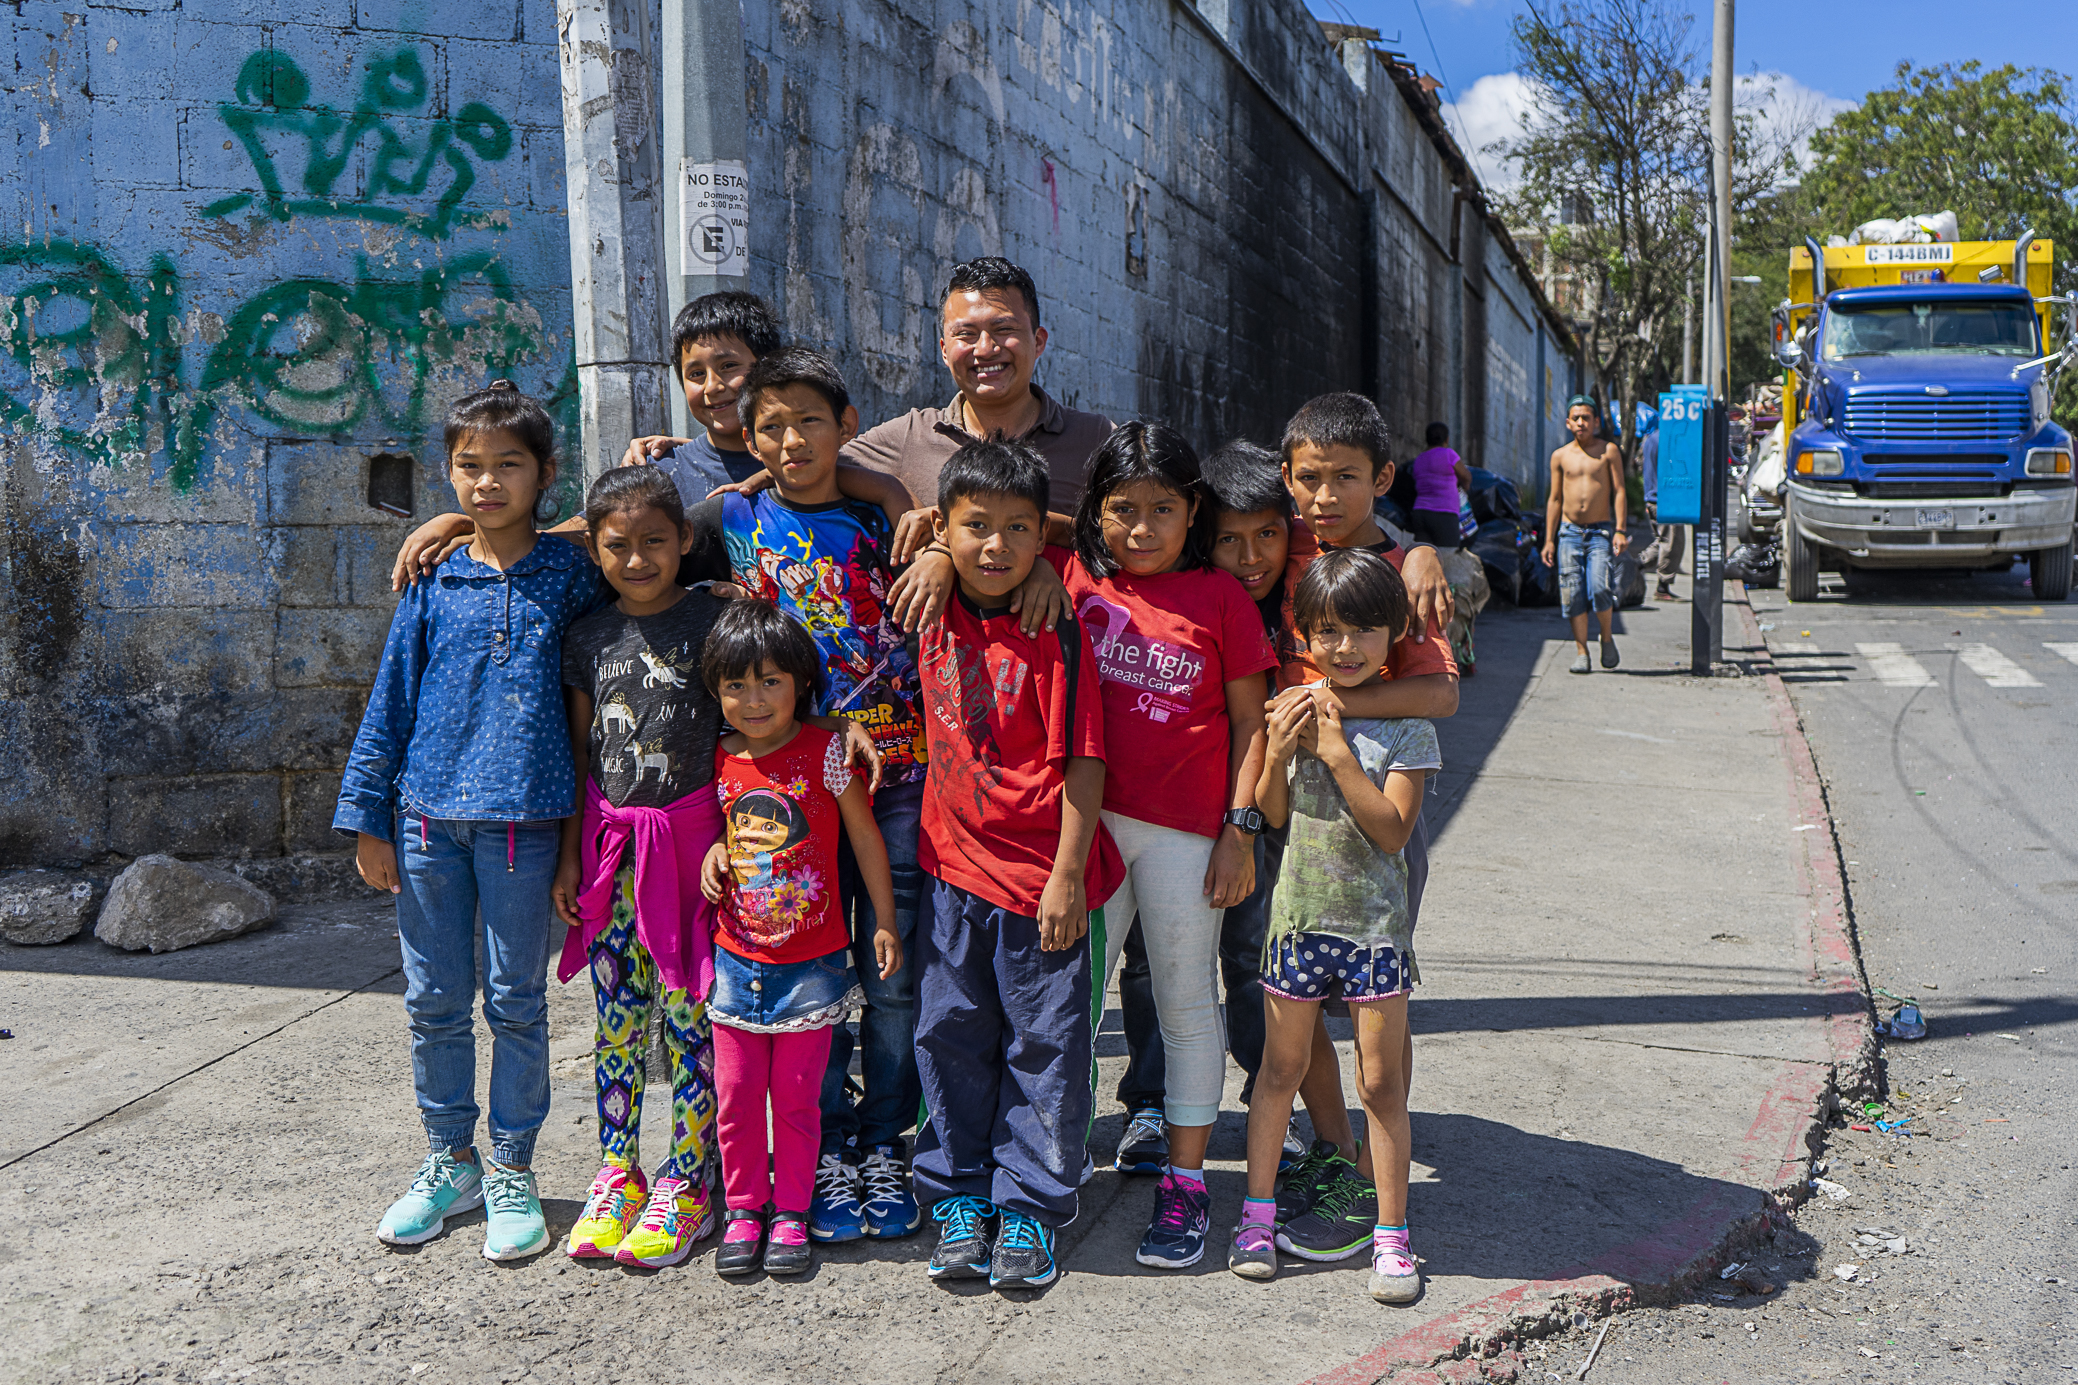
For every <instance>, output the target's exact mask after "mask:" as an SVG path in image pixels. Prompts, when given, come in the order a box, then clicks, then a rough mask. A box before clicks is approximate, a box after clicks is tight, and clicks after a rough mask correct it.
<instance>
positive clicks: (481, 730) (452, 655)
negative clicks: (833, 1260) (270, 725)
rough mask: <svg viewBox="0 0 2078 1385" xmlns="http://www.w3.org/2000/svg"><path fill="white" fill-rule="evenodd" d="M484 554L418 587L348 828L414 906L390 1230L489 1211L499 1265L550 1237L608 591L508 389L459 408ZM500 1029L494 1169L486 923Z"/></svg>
mask: <svg viewBox="0 0 2078 1385" xmlns="http://www.w3.org/2000/svg"><path fill="white" fill-rule="evenodd" d="M444 442H445V445H446V451H447V469H448V479H449V480H450V481H451V482H452V483H453V484H454V488H455V500H456V502H457V503H458V504H459V505H460V507H461V510H462V513H464V514H466V515H468V516H469V517H470V518H471V519H472V520H474V521H475V524H476V536H475V538H474V540H473V541H471V543H470V544H469V546H468V547H467V548H465V549H461V550H459V551H457V552H456V553H454V554H453V555H452V556H451V557H449V558H448V559H447V560H446V561H445V562H443V563H441V564H440V565H439V567H438V568H437V569H436V570H435V571H434V572H433V574H432V575H431V577H430V578H429V579H427V580H425V581H422V582H419V583H418V584H417V585H415V586H413V587H412V588H411V589H410V590H408V591H407V592H405V594H404V597H403V599H402V600H401V601H400V602H398V604H397V614H396V617H395V618H394V619H393V620H392V621H391V623H390V634H389V640H388V642H387V643H386V644H385V645H384V646H383V651H382V666H381V667H380V669H378V670H377V672H376V675H375V686H374V688H373V689H372V690H371V691H370V693H369V695H368V710H367V713H366V714H365V715H364V716H363V717H362V718H361V729H360V732H359V734H358V735H356V736H355V737H354V747H353V753H352V754H351V755H350V756H349V757H348V759H347V764H346V772H345V775H344V777H343V780H342V782H341V785H340V790H339V810H338V812H337V813H336V814H335V815H334V817H333V819H332V826H333V827H334V828H335V829H337V830H338V831H341V832H347V833H352V834H354V835H356V836H357V837H358V839H359V857H358V865H359V867H360V871H361V878H362V879H364V880H366V881H367V882H368V883H369V884H370V885H373V886H374V887H375V888H377V889H382V890H388V891H390V892H391V893H392V894H394V895H396V896H397V935H398V938H399V940H400V941H401V942H402V944H403V952H404V977H405V986H404V1011H405V1014H406V1015H407V1016H408V1017H409V1019H410V1022H411V1071H412V1083H413V1085H414V1086H415V1087H416V1088H417V1092H418V1106H419V1118H420V1119H421V1120H422V1121H423V1122H424V1124H425V1128H426V1136H427V1140H428V1142H429V1143H430V1145H431V1148H432V1152H431V1153H430V1154H429V1155H428V1156H427V1158H426V1161H425V1163H424V1164H423V1165H421V1166H420V1168H419V1171H418V1176H417V1177H416V1178H415V1179H414V1180H413V1181H412V1185H411V1189H410V1191H409V1192H407V1193H406V1194H405V1195H404V1196H403V1197H401V1198H399V1199H398V1200H397V1201H396V1202H395V1203H394V1204H392V1205H391V1207H390V1209H389V1210H388V1211H387V1212H385V1213H384V1214H383V1217H382V1221H381V1223H380V1224H379V1225H378V1226H377V1227H376V1233H375V1234H376V1235H377V1236H378V1237H380V1238H381V1239H382V1240H384V1241H388V1242H390V1243H392V1244H395V1245H414V1244H416V1243H418V1242H420V1241H426V1240H430V1239H432V1238H433V1237H435V1236H437V1235H439V1234H440V1231H441V1228H442V1226H443V1224H444V1222H445V1220H446V1219H447V1218H448V1217H450V1216H453V1215H456V1214H458V1213H461V1212H466V1211H469V1210H470V1209H472V1208H475V1207H478V1206H483V1207H485V1208H486V1209H487V1213H488V1222H487V1224H486V1227H485V1234H484V1246H483V1253H484V1256H485V1257H486V1258H487V1259H491V1260H515V1259H519V1258H522V1257H524V1256H528V1255H533V1254H535V1253H537V1252H539V1251H541V1250H543V1249H545V1248H546V1247H547V1245H548V1226H547V1223H546V1221H545V1220H544V1219H543V1217H542V1214H541V1199H540V1196H539V1194H538V1193H537V1192H536V1189H535V1185H534V1175H533V1172H532V1170H531V1165H532V1163H533V1158H534V1140H535V1137H536V1135H538V1134H539V1133H540V1130H541V1125H542V1122H543V1121H544V1120H545V1119H547V1116H548V994H547V991H548V945H549V889H550V886H551V884H552V883H553V881H554V879H555V874H556V863H557V852H558V847H559V845H560V839H561V826H562V819H564V818H566V817H569V816H570V815H571V814H572V813H573V812H575V811H576V807H577V797H576V792H577V785H576V775H575V771H574V768H573V766H572V763H571V756H570V737H569V732H568V729H567V726H566V724H565V718H564V708H563V690H562V644H563V632H564V630H565V629H566V628H568V626H569V625H570V623H571V622H572V621H573V620H575V619H576V618H577V617H579V616H581V615H583V614H585V613H586V612H588V611H590V610H591V609H593V608H594V607H595V606H597V605H599V604H601V602H602V601H603V600H604V599H605V596H604V595H602V586H601V583H600V581H599V574H598V570H597V569H596V568H595V567H594V566H593V565H592V562H591V559H590V558H589V557H588V556H587V555H586V554H585V553H584V552H583V550H581V549H579V548H578V547H577V546H576V545H574V544H571V543H569V542H566V541H565V540H563V539H561V538H558V537H556V536H554V535H549V534H537V533H536V532H535V523H536V521H537V518H538V516H537V514H536V510H537V507H539V506H541V505H542V503H543V496H544V494H545V493H546V491H547V490H548V488H549V487H550V486H551V485H553V484H554V482H555V476H556V449H555V428H554V425H552V424H551V423H550V422H549V417H548V413H547V411H546V410H544V409H543V408H542V407H541V405H540V404H539V403H538V402H536V401H535V400H532V399H529V398H528V397H527V396H525V395H523V394H521V393H520V392H519V390H518V389H517V388H516V387H515V386H514V385H513V384H512V383H511V382H510V381H506V380H499V381H496V382H494V383H493V384H492V385H491V386H490V388H488V389H485V390H481V391H479V392H477V393H475V394H472V395H469V396H467V397H465V398H463V399H461V400H460V401H458V402H457V403H456V404H455V406H454V408H453V409H451V410H450V411H449V413H448V416H447V427H446V430H445V437H444ZM479 911H480V917H481V919H482V923H481V933H482V938H483V949H484V1001H483V1010H484V1017H485V1019H487V1020H488V1021H489V1022H490V1028H491V1090H490V1135H491V1148H490V1153H489V1156H488V1158H487V1159H486V1158H481V1157H479V1156H478V1154H477V1151H476V1148H475V1139H476V1119H477V1114H478V1111H477V1105H476V1041H475V1032H474V1028H475V1026H474V1019H473V1016H472V1014H471V1008H472V1006H473V1004H474V1002H475V995H476V941H477V935H478V922H477V920H478V918H479Z"/></svg>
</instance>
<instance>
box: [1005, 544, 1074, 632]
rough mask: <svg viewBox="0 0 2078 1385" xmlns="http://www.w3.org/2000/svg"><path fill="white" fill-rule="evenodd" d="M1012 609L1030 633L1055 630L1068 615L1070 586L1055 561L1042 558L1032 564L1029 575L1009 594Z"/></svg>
mask: <svg viewBox="0 0 2078 1385" xmlns="http://www.w3.org/2000/svg"><path fill="white" fill-rule="evenodd" d="M1010 609H1011V611H1012V612H1014V613H1015V614H1016V615H1017V617H1018V622H1017V626H1018V629H1020V630H1022V631H1024V632H1025V634H1026V635H1027V636H1031V635H1036V634H1038V633H1039V632H1040V631H1041V630H1051V629H1053V627H1054V626H1055V625H1056V624H1058V623H1059V622H1060V619H1061V617H1062V616H1064V615H1066V614H1068V587H1067V584H1066V583H1065V582H1063V581H1061V574H1059V573H1058V572H1055V571H1054V570H1053V564H1052V563H1049V562H1048V561H1046V559H1044V558H1041V559H1040V560H1039V561H1038V562H1036V563H1033V564H1032V571H1031V573H1030V575H1028V576H1027V577H1026V578H1025V580H1024V581H1023V582H1020V583H1019V584H1018V588H1017V590H1016V591H1014V592H1012V593H1011V594H1010Z"/></svg>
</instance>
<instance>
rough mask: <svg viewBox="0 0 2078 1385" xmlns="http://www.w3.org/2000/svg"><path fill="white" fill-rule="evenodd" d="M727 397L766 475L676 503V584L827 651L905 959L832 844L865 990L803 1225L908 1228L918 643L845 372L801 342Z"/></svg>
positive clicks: (826, 1094) (857, 1232)
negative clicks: (714, 588) (893, 595)
mask: <svg viewBox="0 0 2078 1385" xmlns="http://www.w3.org/2000/svg"><path fill="white" fill-rule="evenodd" d="M737 399H738V403H737V404H736V406H735V407H737V408H738V409H740V411H741V413H742V416H743V420H744V434H745V437H746V439H747V440H748V442H749V444H750V449H751V455H753V456H755V457H756V458H757V459H758V461H759V462H760V464H762V465H763V467H764V468H765V471H766V472H767V474H768V475H769V476H770V478H771V484H770V485H769V486H767V487H765V488H763V489H761V490H759V491H757V492H756V493H755V494H744V493H742V492H739V491H734V490H730V491H724V492H723V493H721V494H720V495H717V496H714V497H713V498H712V499H708V500H703V501H701V502H700V503H698V504H696V505H693V506H691V507H690V508H689V509H688V510H687V513H686V519H687V521H688V522H689V523H690V525H691V527H692V530H693V537H692V546H691V548H690V549H689V550H688V551H687V554H686V557H685V561H684V562H683V563H682V564H681V565H680V569H679V571H680V580H681V581H684V582H698V581H725V582H728V581H733V582H736V583H738V584H740V585H742V586H743V587H744V588H745V589H746V590H747V591H748V592H749V593H750V594H751V595H752V596H754V597H760V598H763V599H765V600H767V601H770V602H772V603H773V604H774V605H776V606H778V607H779V609H780V610H782V611H784V612H785V613H786V614H787V615H789V616H791V617H792V618H793V619H794V620H795V621H796V622H798V623H799V624H800V625H801V627H802V628H803V629H805V630H807V631H808V633H809V634H810V635H811V636H812V637H813V638H814V640H815V644H816V647H817V649H818V650H819V651H820V653H821V654H822V657H823V662H824V677H823V687H822V693H821V698H820V705H819V706H818V707H817V708H816V710H817V711H818V712H821V713H824V714H827V715H832V716H847V717H851V718H853V719H855V720H857V721H858V722H859V723H860V724H861V725H862V726H864V727H865V729H866V730H867V731H868V732H870V733H871V735H872V737H873V741H874V744H875V746H876V747H877V748H878V749H879V751H880V756H881V782H880V785H879V788H878V789H877V790H876V792H875V794H874V797H873V816H874V819H875V821H876V822H877V823H878V824H879V826H880V833H881V836H882V838H883V839H884V840H885V841H886V843H887V853H888V864H889V869H890V871H891V873H892V875H893V878H894V889H895V928H896V932H897V934H898V935H899V936H900V937H901V939H902V951H903V956H904V958H905V961H904V963H903V965H902V967H900V968H899V969H898V970H897V971H896V972H895V973H894V974H893V975H892V976H890V977H886V978H882V977H881V976H880V974H879V970H878V968H877V967H876V966H874V965H873V964H872V963H873V952H872V939H873V929H874V920H873V911H872V907H871V901H870V900H869V899H868V898H867V896H866V892H865V890H864V888H863V886H862V885H861V883H860V881H859V879H858V874H857V869H856V864H855V863H854V862H853V861H852V860H851V858H850V857H849V856H848V855H843V854H840V857H839V874H840V880H839V887H840V890H841V893H842V897H843V901H844V908H845V910H846V911H847V916H848V917H849V918H850V919H851V921H852V924H853V930H854V931H853V939H854V948H855V951H854V956H855V958H856V959H857V961H858V972H859V976H860V978H861V981H862V983H863V985H864V987H865V992H866V1006H865V1011H864V1013H863V1015H862V1016H861V1017H860V1020H859V1044H860V1046H861V1048H862V1055H861V1060H860V1086H861V1089H862V1090H861V1095H860V1097H859V1100H858V1102H857V1104H856V1106H854V1104H853V1102H852V1100H851V1098H850V1093H849V1087H848V1072H849V1068H850V1063H851V1049H852V1038H851V1032H850V1030H849V1029H847V1028H846V1027H844V1026H842V1025H839V1026H837V1027H836V1028H835V1030H833V1032H832V1034H831V1044H830V1063H829V1068H828V1071H827V1073H826V1075H825V1077H824V1080H823V1094H822V1149H821V1152H820V1155H819V1161H818V1165H817V1168H816V1174H815V1197H814V1200H813V1202H812V1203H811V1204H810V1206H809V1232H810V1234H811V1235H813V1236H814V1237H815V1238H816V1239H817V1240H821V1241H848V1240H855V1239H857V1238H858V1237H861V1236H878V1237H892V1236H906V1235H909V1234H910V1233H911V1232H913V1231H915V1230H916V1229H917V1228H918V1227H919V1226H921V1225H922V1224H923V1216H922V1213H921V1212H920V1211H919V1210H918V1208H917V1205H916V1199H915V1197H914V1195H913V1194H912V1193H911V1192H910V1190H909V1185H908V1180H907V1178H906V1176H905V1175H906V1171H907V1157H906V1151H905V1149H904V1147H903V1141H902V1136H903V1133H904V1132H905V1131H907V1130H908V1129H909V1128H910V1126H911V1125H912V1124H913V1123H914V1122H915V1120H916V1111H917V1101H918V1097H919V1093H920V1088H919V1086H918V1079H917V1070H916V1052H915V1048H916V1045H915V1033H916V996H915V989H914V984H913V980H912V978H913V977H914V975H915V963H914V960H913V955H914V949H913V948H912V946H911V944H910V939H911V937H912V936H913V935H914V933H915V930H916V918H917V908H918V901H919V898H920V895H921V892H922V887H923V874H922V871H921V870H920V869H919V867H918V865H917V850H918V842H917V833H918V825H919V822H920V820H921V815H922V811H923V796H924V759H925V751H924V729H923V722H922V719H921V709H920V690H919V688H918V684H917V671H916V661H915V655H914V651H913V650H912V648H911V647H910V646H909V644H908V642H907V640H906V637H905V636H904V634H903V632H902V630H901V628H900V627H899V626H898V625H897V624H896V623H895V620H894V618H893V615H892V614H891V613H890V611H889V610H888V606H887V592H888V588H889V586H890V585H892V583H893V581H894V572H893V568H892V566H891V564H890V563H889V560H888V544H889V539H890V537H891V534H892V526H891V524H890V523H889V522H888V519H887V517H886V516H885V515H884V514H883V513H882V511H881V510H879V509H877V508H875V507H874V506H872V505H870V504H867V503H866V502H865V501H862V500H853V499H848V498H846V496H845V495H844V494H843V493H842V491H840V489H839V487H838V470H839V468H838V460H837V458H838V453H839V451H840V449H842V448H843V446H844V445H845V444H846V443H848V442H850V441H851V440H852V438H853V437H855V436H856V435H857V433H858V427H859V419H858V410H857V409H855V408H853V407H852V404H851V396H850V392H849V390H847V389H846V387H845V383H844V377H843V375H842V374H841V373H839V372H838V370H837V368H836V367H835V366H834V365H832V364H831V363H830V362H829V361H828V360H827V359H826V358H825V357H823V356H822V355H820V354H819V353H817V352H814V351H810V350H807V349H806V348H803V347H797V346H796V347H783V348H781V349H780V350H778V351H774V352H772V353H771V354H770V355H767V356H764V357H761V358H760V359H759V360H758V362H757V363H756V364H755V365H753V366H752V367H751V368H750V369H749V370H748V371H747V372H746V373H745V375H744V378H743V383H742V386H741V388H740V389H739V390H738V392H737Z"/></svg>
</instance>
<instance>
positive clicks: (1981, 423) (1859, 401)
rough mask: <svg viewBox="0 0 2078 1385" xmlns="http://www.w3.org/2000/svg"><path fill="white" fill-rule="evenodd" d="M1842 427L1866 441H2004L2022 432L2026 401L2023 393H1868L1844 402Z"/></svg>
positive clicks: (1970, 391)
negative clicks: (1844, 414)
mask: <svg viewBox="0 0 2078 1385" xmlns="http://www.w3.org/2000/svg"><path fill="white" fill-rule="evenodd" d="M1843 422H1844V423H1845V425H1846V431H1847V432H1848V433H1849V434H1850V435H1852V436H1853V437H1855V438H1858V439H1864V440H1866V441H1868V442H1888V443H1911V442H1932V443H1958V442H2004V441H2006V440H2007V439H2008V438H2015V437H2018V436H2020V435H2021V434H2022V433H2025V432H2026V431H2027V423H2028V400H2027V394H2026V392H2024V391H2022V390H1957V391H1956V392H1955V393H1954V394H1950V395H1932V394H1927V393H1926V392H1925V391H1923V390H1914V391H1912V392H1911V393H1909V394H1907V393H1903V392H1899V393H1896V394H1892V393H1880V392H1875V391H1870V392H1865V393H1858V394H1850V395H1849V396H1848V397H1847V412H1846V417H1845V419H1844V420H1843Z"/></svg>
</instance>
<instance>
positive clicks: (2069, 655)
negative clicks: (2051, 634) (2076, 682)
mask: <svg viewBox="0 0 2078 1385" xmlns="http://www.w3.org/2000/svg"><path fill="white" fill-rule="evenodd" d="M2042 647H2043V648H2044V649H2046V650H2048V651H2049V652H2050V653H2051V654H2056V655H2060V656H2062V657H2063V658H2066V659H2069V660H2070V661H2071V662H2072V663H2074V664H2078V644H2062V643H2059V642H2058V641H2056V640H2044V641H2042Z"/></svg>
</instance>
